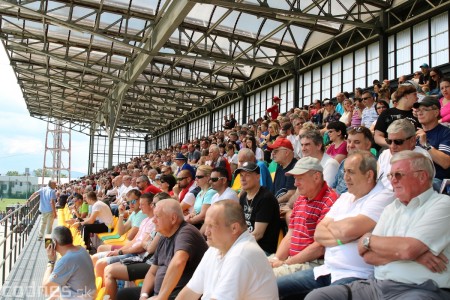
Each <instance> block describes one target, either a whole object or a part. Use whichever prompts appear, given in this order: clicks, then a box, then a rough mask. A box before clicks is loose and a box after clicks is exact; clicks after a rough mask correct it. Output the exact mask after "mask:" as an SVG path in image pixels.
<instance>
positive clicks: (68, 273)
mask: <svg viewBox="0 0 450 300" xmlns="http://www.w3.org/2000/svg"><path fill="white" fill-rule="evenodd" d="M46 251H47V257H48V264H47V269H46V270H45V273H44V278H43V280H42V287H43V291H44V295H45V296H51V297H50V298H51V299H84V300H93V299H95V294H96V288H95V274H94V266H93V264H92V260H91V257H90V256H89V254H88V253H87V252H86V250H85V249H84V248H83V247H81V246H75V245H73V239H72V233H71V232H70V230H69V229H68V228H66V227H64V226H58V227H55V229H53V232H52V243H51V244H50V245H48V247H47V248H46ZM56 252H58V253H59V254H60V255H61V258H60V259H59V260H58V261H56ZM58 287H59V291H58V290H56V289H57V288H58ZM50 298H49V299H50Z"/></svg>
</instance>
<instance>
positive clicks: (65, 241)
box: [52, 226, 73, 246]
mask: <svg viewBox="0 0 450 300" xmlns="http://www.w3.org/2000/svg"><path fill="white" fill-rule="evenodd" d="M52 239H53V240H55V241H56V242H57V243H58V244H59V245H60V246H66V245H71V244H72V243H73V238H72V233H71V232H70V229H69V228H67V227H65V226H57V227H55V228H54V229H53V231H52Z"/></svg>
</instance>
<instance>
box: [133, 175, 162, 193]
mask: <svg viewBox="0 0 450 300" xmlns="http://www.w3.org/2000/svg"><path fill="white" fill-rule="evenodd" d="M136 185H137V187H138V189H139V191H140V192H141V194H146V193H152V194H158V193H160V192H161V190H160V189H159V188H157V187H156V186H154V185H153V184H151V183H150V180H149V179H148V177H147V176H146V175H141V176H139V177H138V178H137V179H136Z"/></svg>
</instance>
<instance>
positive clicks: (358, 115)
mask: <svg viewBox="0 0 450 300" xmlns="http://www.w3.org/2000/svg"><path fill="white" fill-rule="evenodd" d="M364 107H365V106H364V103H363V101H362V98H355V107H354V108H353V112H352V122H351V124H350V126H351V127H358V126H361V121H362V112H363V110H364Z"/></svg>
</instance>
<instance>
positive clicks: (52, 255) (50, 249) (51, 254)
mask: <svg viewBox="0 0 450 300" xmlns="http://www.w3.org/2000/svg"><path fill="white" fill-rule="evenodd" d="M45 250H46V251H47V257H48V260H50V261H56V250H55V246H54V244H53V243H50V245H48V246H47V248H46V249H45Z"/></svg>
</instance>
